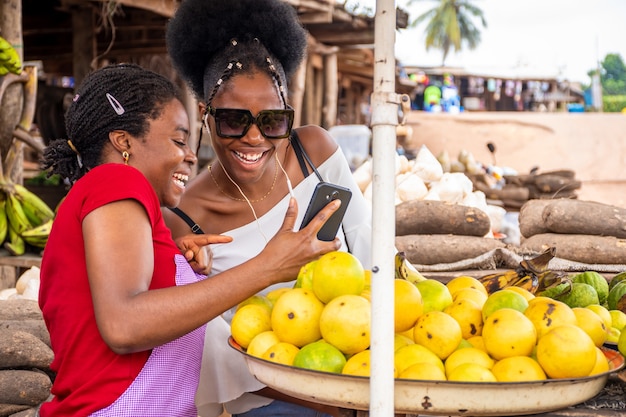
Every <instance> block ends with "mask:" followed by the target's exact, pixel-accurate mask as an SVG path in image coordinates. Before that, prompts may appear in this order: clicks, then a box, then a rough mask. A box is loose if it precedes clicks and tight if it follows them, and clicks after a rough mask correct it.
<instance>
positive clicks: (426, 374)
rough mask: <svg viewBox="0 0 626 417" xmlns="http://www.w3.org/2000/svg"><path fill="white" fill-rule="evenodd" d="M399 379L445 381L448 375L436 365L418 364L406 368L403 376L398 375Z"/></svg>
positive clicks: (428, 363)
mask: <svg viewBox="0 0 626 417" xmlns="http://www.w3.org/2000/svg"><path fill="white" fill-rule="evenodd" d="M398 378H400V379H413V380H422V381H423V380H426V381H445V380H446V374H445V373H444V372H443V371H442V370H441V368H440V367H439V366H437V365H436V364H434V363H430V362H418V363H416V364H413V365H411V366H409V367H408V368H406V369H405V370H404V371H403V372H402V373H401V374H398Z"/></svg>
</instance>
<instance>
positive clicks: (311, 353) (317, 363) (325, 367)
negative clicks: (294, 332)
mask: <svg viewBox="0 0 626 417" xmlns="http://www.w3.org/2000/svg"><path fill="white" fill-rule="evenodd" d="M346 362H347V361H346V357H345V356H344V354H343V353H341V351H340V350H339V349H337V348H336V347H334V346H333V345H331V344H330V343H328V342H326V341H325V340H323V339H321V340H318V341H316V342H313V343H309V344H307V345H304V346H302V347H301V348H300V350H299V351H298V353H296V356H295V357H294V358H293V366H295V367H297V368H304V369H312V370H314V371H322V372H332V373H336V374H340V373H341V371H343V367H344V366H345V365H346Z"/></svg>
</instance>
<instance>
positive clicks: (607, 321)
mask: <svg viewBox="0 0 626 417" xmlns="http://www.w3.org/2000/svg"><path fill="white" fill-rule="evenodd" d="M586 308H588V309H589V310H591V311H593V312H594V313H596V314H597V315H598V316H600V318H602V321H603V322H604V326H605V327H606V328H607V331H608V329H609V328H611V327H613V318H612V317H611V313H609V309H608V308H606V307H604V306H602V305H600V304H590V305H588V306H587V307H586Z"/></svg>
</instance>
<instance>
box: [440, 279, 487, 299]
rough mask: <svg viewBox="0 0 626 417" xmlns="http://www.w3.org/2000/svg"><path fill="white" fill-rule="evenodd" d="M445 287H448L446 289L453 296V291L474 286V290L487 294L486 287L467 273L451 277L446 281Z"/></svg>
mask: <svg viewBox="0 0 626 417" xmlns="http://www.w3.org/2000/svg"><path fill="white" fill-rule="evenodd" d="M446 287H448V291H450V294H451V295H452V296H453V297H454V293H455V292H457V291H458V290H460V289H463V288H474V289H475V290H478V291H480V292H482V293H483V294H485V295H489V294H488V293H487V289H486V288H485V286H484V285H483V284H482V282H480V281H479V280H478V279H476V278H474V277H470V276H468V275H460V276H458V277H455V278H452V279H451V280H450V281H448V283H447V284H446Z"/></svg>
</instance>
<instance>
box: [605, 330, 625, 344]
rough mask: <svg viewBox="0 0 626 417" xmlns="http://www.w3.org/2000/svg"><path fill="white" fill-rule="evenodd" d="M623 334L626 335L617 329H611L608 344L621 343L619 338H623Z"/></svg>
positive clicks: (607, 339) (607, 338)
mask: <svg viewBox="0 0 626 417" xmlns="http://www.w3.org/2000/svg"><path fill="white" fill-rule="evenodd" d="M622 333H626V332H620V331H619V330H617V329H616V328H615V327H611V328H610V329H609V335H608V336H607V337H606V342H607V343H614V344H617V343H618V342H619V338H620V337H621V335H622Z"/></svg>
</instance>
